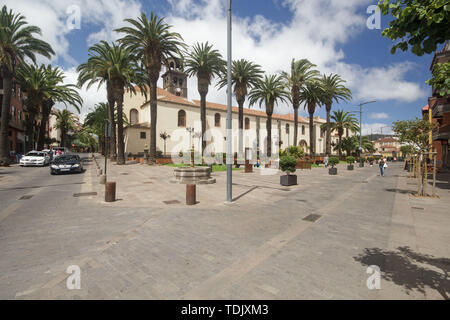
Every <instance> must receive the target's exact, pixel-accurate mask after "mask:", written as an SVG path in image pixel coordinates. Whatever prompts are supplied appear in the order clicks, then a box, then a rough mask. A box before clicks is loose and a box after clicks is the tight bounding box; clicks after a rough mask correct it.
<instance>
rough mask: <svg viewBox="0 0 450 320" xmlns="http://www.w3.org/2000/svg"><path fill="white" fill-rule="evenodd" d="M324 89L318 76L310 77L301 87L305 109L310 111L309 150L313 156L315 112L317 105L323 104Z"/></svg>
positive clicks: (301, 99)
mask: <svg viewBox="0 0 450 320" xmlns="http://www.w3.org/2000/svg"><path fill="white" fill-rule="evenodd" d="M323 95H324V91H323V88H322V86H321V83H320V81H319V80H318V79H317V78H313V79H310V80H309V81H307V82H306V83H305V85H304V86H303V87H302V88H301V89H300V95H299V98H300V101H301V102H303V103H305V109H308V113H309V152H310V156H311V158H313V157H314V154H315V151H316V143H315V141H316V140H315V132H314V113H315V112H316V107H317V106H320V105H321V104H322V100H323Z"/></svg>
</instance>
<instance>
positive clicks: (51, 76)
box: [16, 63, 83, 150]
mask: <svg viewBox="0 0 450 320" xmlns="http://www.w3.org/2000/svg"><path fill="white" fill-rule="evenodd" d="M63 80H64V73H63V72H62V71H61V70H60V69H59V68H57V67H56V68H53V67H52V66H50V65H48V66H45V65H41V66H40V67H37V66H36V65H33V64H31V65H28V64H26V63H21V64H20V65H19V67H18V68H17V70H16V81H17V84H18V85H19V86H20V88H21V89H22V91H23V92H24V93H25V94H26V98H25V104H26V105H27V110H28V118H27V126H26V127H27V129H26V130H27V135H28V137H29V138H28V142H27V147H26V148H27V150H31V149H34V148H35V141H34V131H35V130H34V121H35V118H36V116H37V115H39V116H40V120H41V124H40V128H39V130H37V131H38V144H37V148H38V149H39V150H41V149H43V148H44V142H45V129H46V127H47V123H48V119H49V116H50V112H51V108H52V107H53V105H54V104H55V103H56V102H60V103H63V104H64V105H66V107H67V106H68V105H71V106H73V107H74V108H75V109H76V110H77V111H78V112H80V107H81V105H82V103H83V100H82V99H81V97H80V95H79V94H78V92H77V91H76V90H75V89H74V88H75V86H74V85H70V84H69V85H65V84H63V83H62V82H63Z"/></svg>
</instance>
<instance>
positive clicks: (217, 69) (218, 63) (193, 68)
mask: <svg viewBox="0 0 450 320" xmlns="http://www.w3.org/2000/svg"><path fill="white" fill-rule="evenodd" d="M184 66H185V72H186V73H187V74H188V75H189V76H197V79H198V81H197V88H198V93H199V94H200V119H201V122H202V155H204V152H205V148H206V95H207V94H208V89H209V85H210V84H211V80H212V78H213V77H214V76H220V75H221V74H223V73H224V72H225V70H226V69H225V66H226V62H225V61H224V60H223V59H222V55H221V54H220V53H219V51H218V50H215V49H213V46H212V44H209V43H208V42H206V43H196V44H194V45H193V46H192V48H191V50H190V52H188V53H187V55H186V58H185V61H184Z"/></svg>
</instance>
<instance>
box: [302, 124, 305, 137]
mask: <svg viewBox="0 0 450 320" xmlns="http://www.w3.org/2000/svg"><path fill="white" fill-rule="evenodd" d="M302 135H305V126H302Z"/></svg>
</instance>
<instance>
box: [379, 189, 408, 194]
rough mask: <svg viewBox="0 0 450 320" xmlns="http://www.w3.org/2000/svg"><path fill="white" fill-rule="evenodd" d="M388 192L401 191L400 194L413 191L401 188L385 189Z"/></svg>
mask: <svg viewBox="0 0 450 320" xmlns="http://www.w3.org/2000/svg"><path fill="white" fill-rule="evenodd" d="M385 190H386V191H388V192H395V193H401V194H413V193H414V191H411V190H402V189H385Z"/></svg>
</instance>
